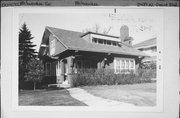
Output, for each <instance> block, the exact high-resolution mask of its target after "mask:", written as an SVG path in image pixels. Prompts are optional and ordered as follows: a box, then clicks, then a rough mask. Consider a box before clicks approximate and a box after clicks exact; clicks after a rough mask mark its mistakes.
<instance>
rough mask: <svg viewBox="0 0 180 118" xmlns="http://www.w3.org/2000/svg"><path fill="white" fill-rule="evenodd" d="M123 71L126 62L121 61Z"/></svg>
mask: <svg viewBox="0 0 180 118" xmlns="http://www.w3.org/2000/svg"><path fill="white" fill-rule="evenodd" d="M121 65H122V66H121V69H125V61H124V60H121Z"/></svg>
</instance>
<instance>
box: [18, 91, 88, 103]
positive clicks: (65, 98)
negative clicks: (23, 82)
mask: <svg viewBox="0 0 180 118" xmlns="http://www.w3.org/2000/svg"><path fill="white" fill-rule="evenodd" d="M19 105H20V106H29V105H34V106H87V105H86V104H84V103H82V102H80V101H78V100H76V99H74V98H72V97H71V96H70V94H69V92H68V91H67V90H66V89H61V90H39V91H21V92H20V93H19Z"/></svg>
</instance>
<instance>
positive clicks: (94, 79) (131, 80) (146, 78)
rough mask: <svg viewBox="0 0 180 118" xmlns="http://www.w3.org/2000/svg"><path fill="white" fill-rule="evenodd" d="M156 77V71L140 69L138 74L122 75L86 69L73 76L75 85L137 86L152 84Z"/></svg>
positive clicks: (126, 72) (130, 72)
mask: <svg viewBox="0 0 180 118" xmlns="http://www.w3.org/2000/svg"><path fill="white" fill-rule="evenodd" d="M155 77H156V71H155V70H152V69H139V70H137V71H136V73H134V72H132V71H125V73H122V74H115V73H114V70H110V69H96V70H95V69H86V70H80V71H78V73H74V75H73V78H72V79H73V85H74V86H75V87H76V86H86V85H116V84H122V85H124V84H135V83H145V82H151V79H152V78H155Z"/></svg>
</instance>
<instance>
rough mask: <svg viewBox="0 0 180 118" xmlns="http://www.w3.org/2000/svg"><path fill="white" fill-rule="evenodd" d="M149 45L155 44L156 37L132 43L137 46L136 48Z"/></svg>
mask: <svg viewBox="0 0 180 118" xmlns="http://www.w3.org/2000/svg"><path fill="white" fill-rule="evenodd" d="M149 46H156V37H155V38H151V39H148V40H145V41H142V42H140V43H137V44H135V45H133V47H134V48H137V49H138V48H145V47H149Z"/></svg>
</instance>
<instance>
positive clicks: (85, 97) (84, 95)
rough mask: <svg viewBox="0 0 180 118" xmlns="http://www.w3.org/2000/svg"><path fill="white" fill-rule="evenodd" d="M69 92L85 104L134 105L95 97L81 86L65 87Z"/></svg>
mask: <svg viewBox="0 0 180 118" xmlns="http://www.w3.org/2000/svg"><path fill="white" fill-rule="evenodd" d="M67 90H68V91H69V93H70V95H71V96H72V97H73V98H75V99H77V100H79V101H81V102H83V103H85V104H87V105H88V106H120V107H122V106H123V107H124V106H125V107H134V106H135V105H133V104H129V103H124V102H119V101H114V100H109V99H104V98H101V97H96V96H94V95H92V94H90V93H88V92H87V91H85V90H84V89H81V88H69V89H67Z"/></svg>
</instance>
